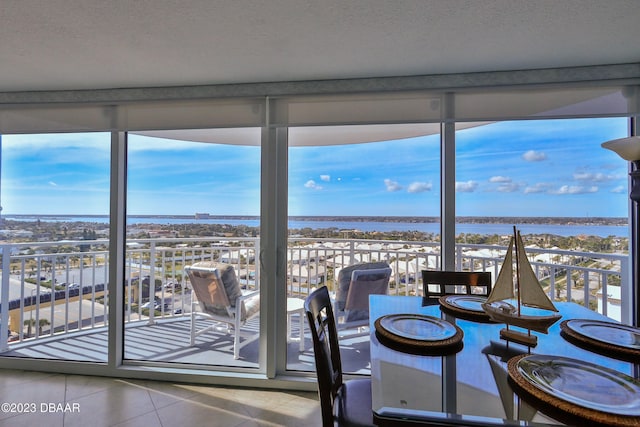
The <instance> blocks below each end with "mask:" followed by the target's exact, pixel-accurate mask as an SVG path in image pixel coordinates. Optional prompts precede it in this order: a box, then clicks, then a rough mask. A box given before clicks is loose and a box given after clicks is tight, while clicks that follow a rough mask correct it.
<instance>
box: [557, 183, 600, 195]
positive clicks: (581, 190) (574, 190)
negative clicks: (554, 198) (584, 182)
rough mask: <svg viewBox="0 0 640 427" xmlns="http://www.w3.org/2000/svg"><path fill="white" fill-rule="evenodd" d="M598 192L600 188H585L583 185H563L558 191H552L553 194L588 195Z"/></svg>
mask: <svg viewBox="0 0 640 427" xmlns="http://www.w3.org/2000/svg"><path fill="white" fill-rule="evenodd" d="M597 191H598V187H596V186H595V185H594V186H591V187H584V186H581V185H563V186H562V187H560V188H559V189H557V190H554V191H551V192H550V193H551V194H561V195H563V194H586V193H595V192H597Z"/></svg>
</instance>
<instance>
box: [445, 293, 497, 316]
mask: <svg viewBox="0 0 640 427" xmlns="http://www.w3.org/2000/svg"><path fill="white" fill-rule="evenodd" d="M448 297H449V296H443V297H440V298H439V299H438V302H439V303H440V310H442V311H444V312H445V313H447V314H450V315H452V316H454V317H457V318H458V319H464V320H469V321H472V322H478V323H495V322H494V321H493V320H491V317H490V316H489V315H488V314H487V313H486V312H484V311H476V310H465V309H464V308H461V307H458V306H455V305H451V304H449V302H448V301H447V299H448Z"/></svg>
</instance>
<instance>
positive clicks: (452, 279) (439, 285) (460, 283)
mask: <svg viewBox="0 0 640 427" xmlns="http://www.w3.org/2000/svg"><path fill="white" fill-rule="evenodd" d="M422 289H423V295H424V300H425V303H426V304H427V305H429V304H437V303H438V299H439V298H440V297H442V296H445V295H479V296H484V297H486V296H489V294H490V293H491V273H490V272H488V271H485V272H477V271H474V272H471V271H432V270H422Z"/></svg>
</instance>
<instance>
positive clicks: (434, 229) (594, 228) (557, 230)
mask: <svg viewBox="0 0 640 427" xmlns="http://www.w3.org/2000/svg"><path fill="white" fill-rule="evenodd" d="M7 218H8V219H12V217H11V216H7ZM15 219H19V220H21V221H36V220H38V219H40V220H41V221H47V222H49V221H60V222H64V221H68V222H71V221H84V222H97V223H104V224H107V223H108V221H109V219H108V218H107V217H68V216H65V217H35V216H34V217H19V218H17V217H16V218H15ZM135 224H175V225H179V224H229V225H231V226H237V225H246V226H249V227H259V226H260V222H259V220H257V219H219V218H215V219H214V218H210V219H195V218H159V217H135V218H129V220H128V221H127V225H135ZM514 225H516V226H517V227H518V229H519V230H520V231H521V233H522V234H554V235H557V236H563V237H568V236H580V235H586V236H598V237H608V236H615V237H623V238H628V237H629V228H628V227H627V226H618V225H582V224H578V225H558V224H513V223H510V224H476V223H473V224H467V223H462V224H457V226H456V234H461V233H465V234H486V235H492V234H502V235H507V234H512V232H513V226H514ZM289 228H290V229H302V228H311V229H322V228H336V229H338V230H359V231H366V232H371V231H379V232H392V231H420V232H423V233H434V234H440V224H439V223H416V222H376V221H371V222H361V221H318V220H309V221H304V220H290V221H289Z"/></svg>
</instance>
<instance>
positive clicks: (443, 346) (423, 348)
mask: <svg viewBox="0 0 640 427" xmlns="http://www.w3.org/2000/svg"><path fill="white" fill-rule="evenodd" d="M374 326H375V329H376V336H377V338H378V340H379V341H380V342H381V343H382V344H384V345H385V346H387V347H390V348H393V349H394V350H398V351H402V352H405V353H414V354H450V353H455V352H458V351H460V350H461V349H462V338H463V336H464V334H463V332H462V329H460V328H459V327H458V326H456V325H454V324H452V323H450V322H448V321H446V320H444V319H439V318H437V317H434V316H426V315H422V314H390V315H387V316H382V317H380V318H378V319H376V321H375V323H374Z"/></svg>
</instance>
